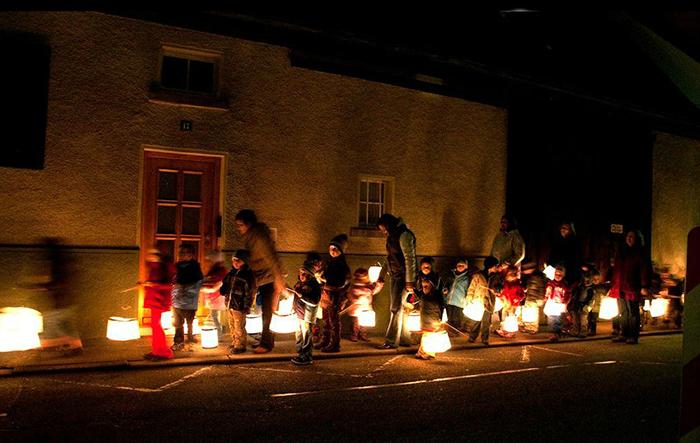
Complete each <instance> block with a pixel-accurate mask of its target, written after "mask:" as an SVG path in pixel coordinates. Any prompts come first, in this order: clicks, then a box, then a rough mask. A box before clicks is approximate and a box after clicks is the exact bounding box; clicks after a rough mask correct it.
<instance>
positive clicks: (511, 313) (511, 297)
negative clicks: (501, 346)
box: [496, 266, 525, 338]
mask: <svg viewBox="0 0 700 443" xmlns="http://www.w3.org/2000/svg"><path fill="white" fill-rule="evenodd" d="M504 280H505V281H504V282H503V288H502V289H501V295H500V296H501V300H502V301H503V309H502V311H501V312H502V315H503V318H502V319H501V325H500V328H499V329H498V330H497V331H496V334H498V335H500V336H501V337H505V338H513V337H515V334H516V332H517V330H518V321H517V317H516V315H517V314H516V313H517V309H518V307H519V306H520V302H522V301H523V300H524V299H525V291H524V290H523V287H522V286H521V284H520V279H519V278H518V268H516V267H515V266H509V267H508V268H506V270H505V278H504ZM509 317H510V318H511V319H513V320H514V323H513V324H512V325H511V326H512V328H513V329H514V330H506V329H507V327H508V325H507V324H506V320H507V319H508V318H509Z"/></svg>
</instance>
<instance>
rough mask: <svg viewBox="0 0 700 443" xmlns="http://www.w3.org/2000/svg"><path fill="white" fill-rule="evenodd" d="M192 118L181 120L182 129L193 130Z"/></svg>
mask: <svg viewBox="0 0 700 443" xmlns="http://www.w3.org/2000/svg"><path fill="white" fill-rule="evenodd" d="M191 130H192V120H180V131H191Z"/></svg>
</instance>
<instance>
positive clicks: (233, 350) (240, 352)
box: [228, 346, 246, 354]
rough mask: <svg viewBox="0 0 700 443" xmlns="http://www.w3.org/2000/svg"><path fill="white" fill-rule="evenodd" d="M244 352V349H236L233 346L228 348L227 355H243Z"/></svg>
mask: <svg viewBox="0 0 700 443" xmlns="http://www.w3.org/2000/svg"><path fill="white" fill-rule="evenodd" d="M245 351H246V349H245V348H236V347H233V346H229V348H228V353H229V354H243V353H244V352H245Z"/></svg>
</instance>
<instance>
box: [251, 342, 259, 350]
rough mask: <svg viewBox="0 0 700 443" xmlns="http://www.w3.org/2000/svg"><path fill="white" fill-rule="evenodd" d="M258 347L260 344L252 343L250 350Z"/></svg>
mask: <svg viewBox="0 0 700 443" xmlns="http://www.w3.org/2000/svg"><path fill="white" fill-rule="evenodd" d="M259 346H260V343H253V345H252V346H251V348H253V349H258V347H259Z"/></svg>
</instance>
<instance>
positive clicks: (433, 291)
mask: <svg viewBox="0 0 700 443" xmlns="http://www.w3.org/2000/svg"><path fill="white" fill-rule="evenodd" d="M418 282H419V283H420V287H421V290H420V292H419V291H416V293H415V295H416V296H417V297H418V298H419V300H420V322H421V331H422V332H423V336H422V337H421V344H420V347H419V348H418V352H417V353H416V358H417V359H420V360H431V359H434V358H435V352H434V351H432V350H430V349H427V348H426V346H425V345H426V341H427V339H428V337H430V334H433V333H436V332H438V331H442V328H443V327H442V322H441V317H442V314H441V313H442V309H443V304H444V299H443V296H442V292H441V291H440V290H439V289H438V285H439V279H438V277H437V274H435V273H430V274H427V275H426V274H423V273H421V274H420V275H419V277H418Z"/></svg>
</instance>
